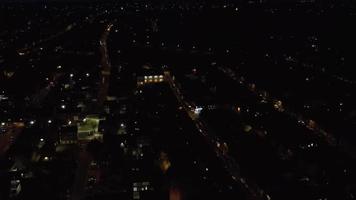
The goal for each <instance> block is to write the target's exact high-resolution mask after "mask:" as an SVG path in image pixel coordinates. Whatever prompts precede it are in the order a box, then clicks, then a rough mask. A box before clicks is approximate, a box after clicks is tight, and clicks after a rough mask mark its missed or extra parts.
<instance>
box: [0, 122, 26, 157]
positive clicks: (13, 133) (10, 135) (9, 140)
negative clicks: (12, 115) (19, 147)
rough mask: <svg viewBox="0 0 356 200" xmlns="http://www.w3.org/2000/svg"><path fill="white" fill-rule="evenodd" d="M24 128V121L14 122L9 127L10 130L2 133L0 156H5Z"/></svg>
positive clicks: (0, 136) (0, 137)
mask: <svg viewBox="0 0 356 200" xmlns="http://www.w3.org/2000/svg"><path fill="white" fill-rule="evenodd" d="M23 128H24V123H17V122H15V123H12V124H10V125H9V127H8V131H7V132H6V133H4V134H1V135H0V156H3V155H4V154H5V153H6V152H7V151H8V150H9V149H10V147H11V145H12V144H13V143H14V142H15V140H16V139H17V137H18V136H19V135H20V133H21V132H22V130H23Z"/></svg>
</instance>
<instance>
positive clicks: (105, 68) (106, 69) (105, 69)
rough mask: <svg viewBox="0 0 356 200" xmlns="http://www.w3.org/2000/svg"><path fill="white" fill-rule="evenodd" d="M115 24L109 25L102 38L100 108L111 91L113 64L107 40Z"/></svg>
mask: <svg viewBox="0 0 356 200" xmlns="http://www.w3.org/2000/svg"><path fill="white" fill-rule="evenodd" d="M112 27H113V24H108V25H107V26H106V28H105V31H104V33H103V34H102V36H101V38H100V41H99V42H100V53H101V68H102V70H101V82H100V86H99V91H98V104H99V105H100V106H102V105H103V103H104V101H105V99H106V96H107V93H108V89H109V82H110V73H111V64H110V61H109V56H108V48H107V39H108V36H109V34H110V31H111V28H112Z"/></svg>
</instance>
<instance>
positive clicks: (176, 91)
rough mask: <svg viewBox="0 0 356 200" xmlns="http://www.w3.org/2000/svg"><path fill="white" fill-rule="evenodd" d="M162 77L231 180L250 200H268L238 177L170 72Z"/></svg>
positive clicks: (223, 149) (250, 184)
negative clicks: (246, 193)
mask: <svg viewBox="0 0 356 200" xmlns="http://www.w3.org/2000/svg"><path fill="white" fill-rule="evenodd" d="M164 75H165V79H166V81H168V83H169V86H170V88H171V90H172V91H173V93H174V95H175V96H176V98H177V100H178V103H179V104H180V105H181V107H182V109H184V110H185V112H186V113H187V114H188V116H189V117H190V118H191V119H192V121H193V122H194V124H195V126H196V128H197V129H198V131H199V133H200V134H201V136H202V137H203V138H204V139H205V141H206V142H207V143H208V144H209V146H210V147H211V148H212V149H213V150H214V151H215V153H216V155H217V157H218V158H219V159H220V160H221V161H222V162H223V165H224V167H225V169H226V170H227V171H228V173H229V174H230V176H231V178H232V179H233V180H234V181H235V182H237V183H238V184H239V185H240V186H241V187H242V188H244V189H245V190H246V191H247V192H248V195H249V197H250V199H256V200H257V199H258V200H262V199H269V198H270V197H269V196H268V195H267V194H266V193H265V192H264V191H263V190H261V189H260V188H258V186H256V185H255V184H252V183H250V182H247V180H246V179H245V178H243V177H241V176H240V172H239V167H238V164H237V163H236V161H235V160H234V159H233V158H232V157H231V156H229V155H228V154H227V151H226V149H225V148H224V145H221V144H223V142H222V141H221V140H220V139H219V138H217V137H216V136H214V135H213V134H212V133H211V132H210V131H209V130H208V129H207V127H206V126H205V125H204V122H203V121H201V120H200V119H199V117H198V116H197V115H196V114H195V113H194V108H195V105H193V103H188V102H186V101H185V100H184V97H183V96H182V93H181V92H180V88H179V84H178V83H177V82H176V81H175V80H174V78H172V76H171V74H170V72H168V71H165V72H164Z"/></svg>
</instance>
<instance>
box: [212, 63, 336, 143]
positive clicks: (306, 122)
mask: <svg viewBox="0 0 356 200" xmlns="http://www.w3.org/2000/svg"><path fill="white" fill-rule="evenodd" d="M218 70H220V71H221V72H223V73H224V74H225V75H226V76H227V77H229V78H231V79H232V80H234V81H238V82H239V83H240V84H242V85H244V86H245V87H246V88H247V89H248V90H249V91H250V92H252V93H254V94H255V95H256V96H261V97H264V100H265V101H266V102H268V103H269V104H271V106H274V102H277V101H279V100H278V99H276V98H274V97H271V96H270V95H265V94H266V93H267V92H265V91H262V90H257V89H252V88H251V87H249V86H248V85H249V84H248V83H245V82H244V81H242V77H240V76H238V75H237V74H235V73H234V72H233V71H232V70H231V69H228V68H227V69H225V68H222V67H218ZM277 110H278V111H279V112H283V113H284V114H286V115H288V116H289V117H291V118H292V119H294V120H296V121H297V123H299V124H301V125H303V126H304V127H305V128H307V129H309V130H311V131H312V132H313V133H314V134H315V135H317V136H319V137H320V138H322V139H323V140H324V141H325V142H327V143H328V144H329V145H331V146H335V145H336V139H335V137H334V136H333V135H332V134H331V133H328V132H326V131H325V130H323V129H322V128H320V126H319V125H318V124H317V123H316V122H315V121H314V120H311V119H306V118H305V117H303V116H302V115H300V114H297V113H294V112H292V111H291V110H290V109H288V108H287V107H286V106H285V105H283V109H278V108H277ZM311 122H312V123H311Z"/></svg>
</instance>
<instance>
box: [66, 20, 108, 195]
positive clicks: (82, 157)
mask: <svg viewBox="0 0 356 200" xmlns="http://www.w3.org/2000/svg"><path fill="white" fill-rule="evenodd" d="M112 27H113V24H109V25H107V26H106V27H105V30H104V33H103V34H102V36H101V38H100V41H99V42H100V52H101V55H102V58H101V65H102V66H101V67H102V68H103V69H102V71H101V77H102V81H101V84H100V88H99V92H98V95H99V96H98V99H99V105H102V103H104V101H105V99H106V95H107V92H108V88H109V82H110V80H109V78H110V70H111V64H110V62H109V57H108V50H107V39H108V36H109V34H110V31H111V28H112ZM91 161H92V157H91V156H90V155H89V154H88V153H87V152H86V151H85V147H83V149H81V152H80V153H79V156H78V168H77V170H76V175H75V179H74V184H73V191H72V200H80V199H82V198H83V196H84V195H85V194H84V193H85V187H86V185H87V181H88V170H89V165H90V163H91Z"/></svg>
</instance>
